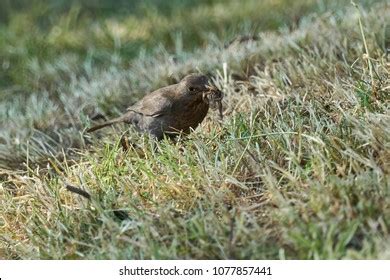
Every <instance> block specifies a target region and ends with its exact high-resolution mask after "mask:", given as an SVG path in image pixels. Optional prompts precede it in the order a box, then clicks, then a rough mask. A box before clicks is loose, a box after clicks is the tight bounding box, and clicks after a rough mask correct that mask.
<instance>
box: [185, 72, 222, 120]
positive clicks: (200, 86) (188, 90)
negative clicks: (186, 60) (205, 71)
mask: <svg viewBox="0 0 390 280" xmlns="http://www.w3.org/2000/svg"><path fill="white" fill-rule="evenodd" d="M179 88H180V89H181V92H183V93H184V96H183V97H184V98H185V99H187V100H192V101H191V102H194V101H195V100H196V102H203V103H207V104H209V103H211V105H212V106H213V107H216V108H219V110H220V115H221V116H222V98H223V93H222V92H221V91H220V90H219V89H218V88H216V87H215V86H213V85H210V84H209V79H208V78H207V76H205V75H202V74H190V75H187V76H185V77H184V78H183V79H182V80H181V81H180V83H179Z"/></svg>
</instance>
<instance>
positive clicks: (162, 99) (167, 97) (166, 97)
mask: <svg viewBox="0 0 390 280" xmlns="http://www.w3.org/2000/svg"><path fill="white" fill-rule="evenodd" d="M175 86H176V85H171V86H167V87H164V88H161V89H159V90H156V91H153V92H151V93H149V94H147V95H146V96H145V97H144V98H143V99H141V100H140V101H139V102H137V103H136V104H134V105H133V106H130V107H129V108H127V111H133V112H136V113H139V114H142V115H144V116H151V117H159V116H162V115H166V114H170V113H171V110H172V104H173V102H174V99H175V89H176V88H175Z"/></svg>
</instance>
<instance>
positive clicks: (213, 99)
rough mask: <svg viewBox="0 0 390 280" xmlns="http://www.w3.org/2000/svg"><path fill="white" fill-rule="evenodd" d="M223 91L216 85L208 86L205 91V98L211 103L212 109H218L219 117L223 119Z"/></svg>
mask: <svg viewBox="0 0 390 280" xmlns="http://www.w3.org/2000/svg"><path fill="white" fill-rule="evenodd" d="M222 99H223V92H222V91H220V90H219V89H218V88H216V87H215V86H207V91H206V92H204V93H203V100H204V101H205V102H207V103H209V104H210V105H211V108H212V109H214V110H215V109H218V112H219V118H220V119H221V120H222V119H223V112H222Z"/></svg>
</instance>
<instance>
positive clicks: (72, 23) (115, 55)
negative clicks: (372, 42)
mask: <svg viewBox="0 0 390 280" xmlns="http://www.w3.org/2000/svg"><path fill="white" fill-rule="evenodd" d="M374 2H379V1H376V0H362V1H359V3H360V4H361V5H363V6H367V5H371V4H373V3H374ZM346 5H350V0H341V1H333V0H298V1H290V0H263V1H258V0H245V1H235V0H198V1H191V0H171V1H163V0H145V1H136V0H117V1H111V0H1V1H0V66H1V67H0V90H4V89H8V90H11V91H12V92H15V91H23V90H26V89H28V90H34V89H36V75H35V74H33V75H32V73H31V72H34V71H35V70H34V67H33V65H34V63H35V64H36V63H41V62H43V61H44V62H48V63H53V62H55V60H56V59H57V58H58V56H59V55H64V54H69V55H72V57H73V58H74V59H81V60H85V59H88V61H89V62H90V63H91V65H92V66H94V67H101V66H104V65H105V64H110V63H111V60H112V59H114V60H116V62H117V63H118V62H119V63H120V64H121V65H123V66H126V65H127V64H129V62H130V60H131V59H132V58H134V57H135V56H138V54H139V53H140V52H141V51H146V53H147V52H149V51H151V50H152V49H154V48H158V47H161V46H163V47H164V48H165V49H166V50H167V51H171V50H174V51H180V50H182V49H183V50H191V49H194V48H197V47H201V46H204V45H208V44H212V43H213V42H214V43H215V42H221V41H222V42H225V43H226V42H229V41H230V40H232V39H234V37H235V36H237V34H245V35H253V34H256V33H257V32H259V31H266V30H278V29H280V28H291V29H292V28H294V26H296V25H297V24H299V22H300V20H301V18H302V16H304V15H307V14H310V13H315V12H317V13H321V14H322V13H324V12H327V11H329V12H333V13H337V12H338V11H339V10H340V8H341V7H344V6H346Z"/></svg>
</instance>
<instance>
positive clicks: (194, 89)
mask: <svg viewBox="0 0 390 280" xmlns="http://www.w3.org/2000/svg"><path fill="white" fill-rule="evenodd" d="M188 90H189V91H191V92H194V91H196V88H194V87H189V88H188Z"/></svg>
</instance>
